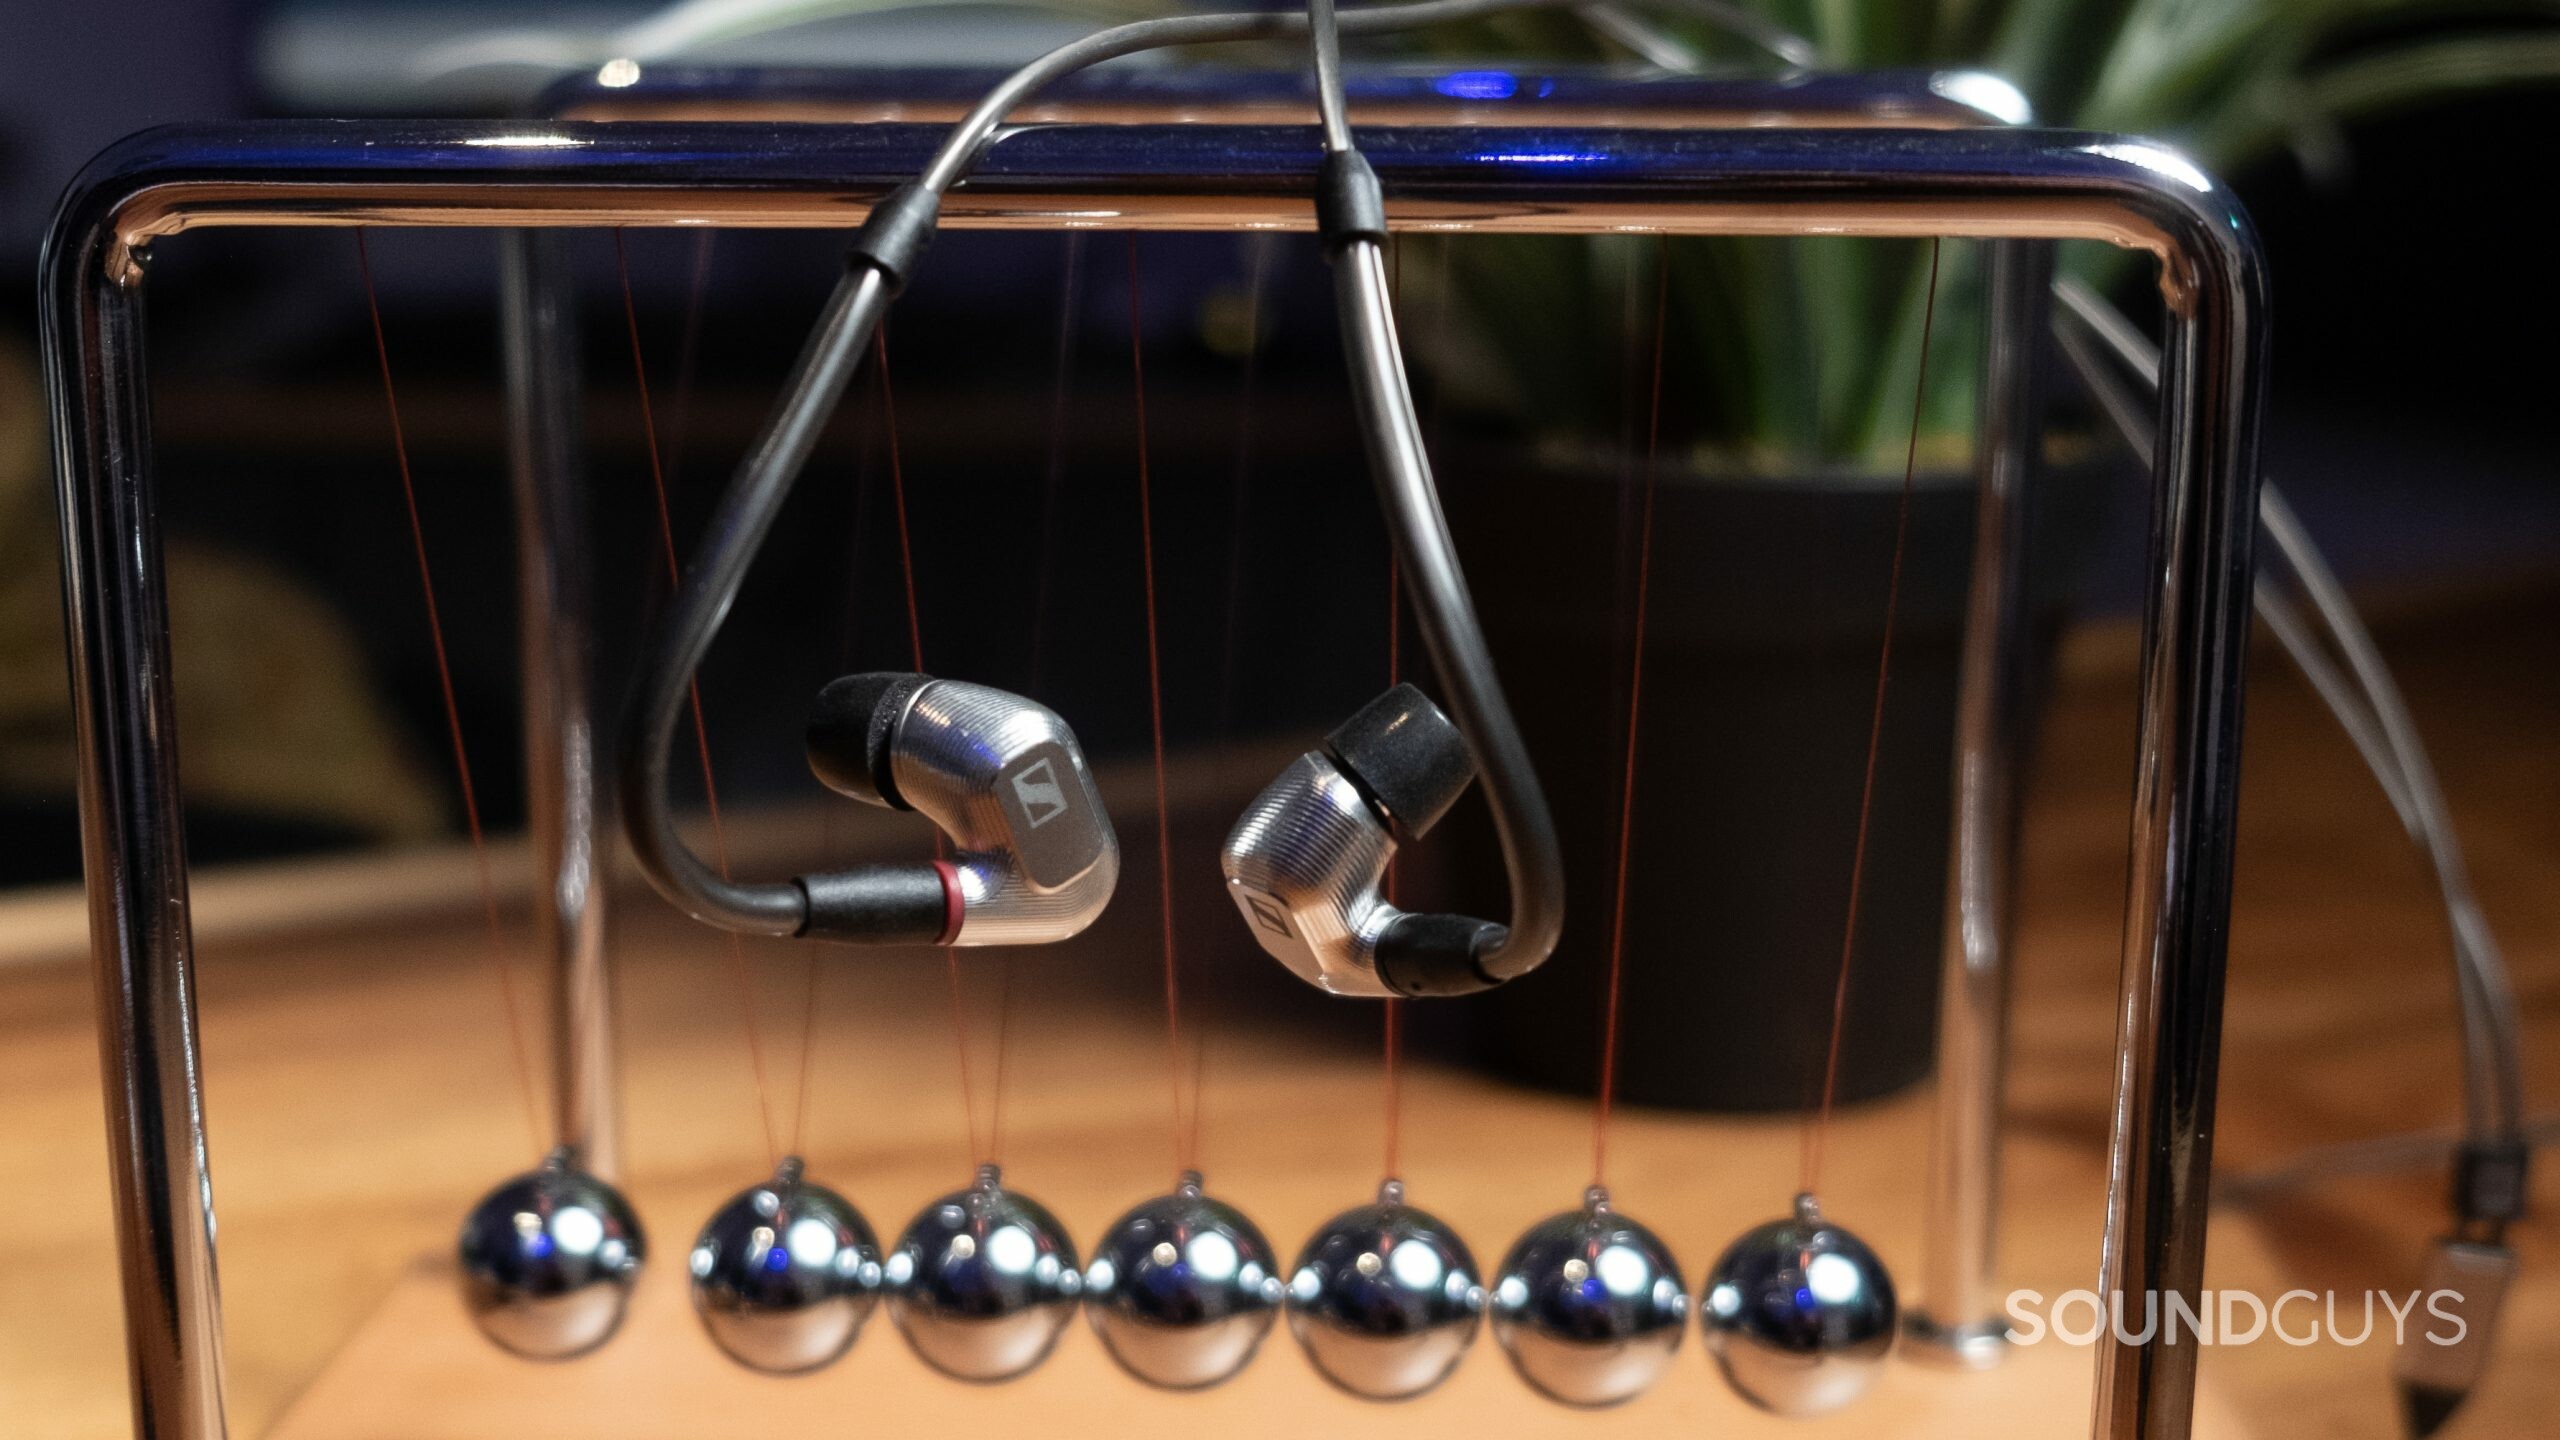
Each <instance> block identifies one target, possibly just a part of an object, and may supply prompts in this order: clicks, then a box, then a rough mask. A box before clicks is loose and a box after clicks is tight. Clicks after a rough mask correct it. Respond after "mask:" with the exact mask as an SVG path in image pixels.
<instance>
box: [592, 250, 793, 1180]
mask: <svg viewBox="0 0 2560 1440" xmlns="http://www.w3.org/2000/svg"><path fill="white" fill-rule="evenodd" d="M614 233H615V234H616V235H617V236H619V235H620V234H621V232H620V231H619V230H616V231H615V232H614ZM719 237H720V232H719V231H717V230H713V229H711V228H709V227H707V226H706V227H704V228H702V229H699V230H696V231H694V232H693V272H692V274H691V275H690V276H689V277H688V278H687V280H686V284H685V300H684V336H683V338H682V339H681V340H680V341H679V342H677V345H676V383H675V389H674V392H673V393H672V394H671V395H670V396H669V397H668V400H667V489H668V490H670V491H673V490H674V489H676V488H677V482H678V480H679V479H680V478H681V477H682V476H683V474H684V456H685V442H686V441H688V440H690V439H692V438H693V381H694V374H695V369H696V367H697V365H698V364H699V362H700V359H701V355H702V314H703V301H704V299H705V297H707V296H708V295H709V294H710V291H711V244H712V242H713V241H714V240H717V239H718V238H719ZM793 1148H794V1149H797V1148H798V1147H797V1146H796V1145H795V1146H794V1147H793Z"/></svg>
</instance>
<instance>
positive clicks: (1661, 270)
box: [1591, 240, 1671, 1185]
mask: <svg viewBox="0 0 2560 1440" xmlns="http://www.w3.org/2000/svg"><path fill="white" fill-rule="evenodd" d="M1670 301H1671V247H1670V245H1669V244H1668V243H1667V242H1664V241H1661V240H1656V241H1655V242H1654V279H1653V393H1652V398H1651V400H1650V402H1649V405H1650V409H1649V410H1648V411H1647V412H1646V419H1645V432H1644V499H1643V503H1642V506H1641V508H1640V510H1639V516H1638V519H1637V522H1636V595H1635V635H1634V638H1633V639H1632V640H1631V641H1629V643H1628V651H1629V653H1628V658H1627V753H1626V763H1625V765H1624V766H1623V767H1622V769H1621V771H1620V777H1619V782H1618V854H1617V875H1616V877H1615V879H1614V880H1613V882H1612V885H1613V893H1612V895H1611V896H1610V901H1609V982H1608V991H1607V997H1608V998H1607V1000H1606V1002H1605V1003H1604V1004H1603V1006H1602V1009H1601V1016H1602V1018H1601V1022H1600V1097H1599V1103H1598V1104H1597V1105H1596V1106H1594V1108H1593V1111H1592V1117H1591V1183H1592V1184H1593V1185H1602V1184H1606V1183H1607V1181H1608V1176H1609V1118H1610V1113H1611V1111H1612V1110H1613V1109H1614V1108H1615V1107H1616V1104H1617V1098H1618V997H1619V992H1620V990H1621V989H1622V987H1623V982H1624V977H1625V973H1626V949H1627V870H1628V868H1629V865H1628V861H1629V858H1630V857H1631V855H1632V854H1633V853H1634V852H1633V845H1634V840H1635V822H1636V752H1637V734H1638V730H1639V718H1640V717H1641V715H1642V714H1643V710H1644V629H1645V612H1646V602H1647V601H1649V600H1650V599H1651V598H1652V590H1653V497H1654V489H1655V474H1656V471H1657V469H1658V468H1659V467H1658V465H1657V460H1658V457H1659V456H1660V453H1661V448H1662V351H1663V340H1664V337H1665V334H1666V330H1667V327H1666V326H1665V324H1664V321H1665V320H1666V319H1667V317H1668V314H1669V306H1670Z"/></svg>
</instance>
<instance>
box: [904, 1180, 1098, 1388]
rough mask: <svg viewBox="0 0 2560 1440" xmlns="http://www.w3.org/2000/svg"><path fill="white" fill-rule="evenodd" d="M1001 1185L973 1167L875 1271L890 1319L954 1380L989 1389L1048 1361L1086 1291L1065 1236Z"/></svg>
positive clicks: (1041, 1213) (1037, 1208)
mask: <svg viewBox="0 0 2560 1440" xmlns="http://www.w3.org/2000/svg"><path fill="white" fill-rule="evenodd" d="M1003 1181H1004V1177H1003V1175H1002V1173H1001V1172H999V1171H998V1170H997V1169H996V1167H995V1166H993V1165H982V1166H980V1167H978V1182H977V1183H976V1184H975V1185H972V1186H970V1187H969V1188H968V1189H966V1190H962V1191H958V1192H956V1193H954V1194H950V1195H945V1196H943V1197H942V1198H941V1199H939V1200H936V1201H934V1202H933V1203H932V1204H930V1205H927V1206H926V1207H924V1213H923V1214H921V1215H918V1216H917V1217H916V1218H915V1220H914V1221H913V1222H912V1223H910V1224H909V1225H908V1226H907V1230H906V1233H905V1234H903V1235H901V1236H899V1237H898V1247H897V1248H896V1249H895V1250H892V1251H891V1252H889V1258H888V1259H887V1260H886V1261H885V1262H884V1263H883V1264H882V1266H881V1274H882V1277H883V1279H884V1280H885V1282H886V1284H887V1286H888V1290H889V1318H890V1319H891V1320H894V1321H896V1322H897V1326H898V1331H899V1333H900V1334H902V1335H904V1336H906V1337H907V1344H909V1345H910V1346H912V1347H914V1349H915V1352H916V1354H917V1355H918V1356H919V1357H921V1358H922V1359H923V1360H924V1362H925V1363H926V1364H928V1365H930V1366H932V1367H933V1368H934V1369H936V1370H939V1371H941V1372H942V1373H943V1374H945V1375H948V1376H950V1377H952V1378H953V1379H955V1380H970V1381H976V1382H978V1383H980V1384H993V1383H994V1382H996V1381H999V1380H1010V1379H1013V1378H1014V1377H1015V1376H1017V1375H1020V1374H1022V1373H1024V1372H1025V1371H1028V1370H1029V1369H1031V1368H1032V1367H1033V1366H1035V1365H1037V1364H1039V1363H1040V1362H1041V1361H1042V1360H1044V1359H1047V1358H1048V1355H1049V1351H1050V1349H1051V1348H1052V1347H1054V1346H1055V1345H1056V1344H1057V1343H1058V1335H1059V1333H1060V1332H1061V1331H1063V1330H1065V1329H1066V1326H1067V1321H1068V1319H1069V1318H1070V1317H1071V1316H1073V1315H1074V1314H1075V1308H1076V1296H1077V1295H1078V1294H1079V1293H1080V1292H1082V1290H1083V1289H1084V1277H1083V1275H1082V1274H1080V1273H1079V1272H1078V1271H1077V1269H1076V1248H1075V1243H1074V1242H1073V1241H1071V1240H1069V1239H1068V1238H1067V1232H1066V1230H1065V1228H1064V1227H1062V1226H1060V1225H1059V1224H1058V1221H1057V1218H1056V1217H1055V1216H1053V1215H1051V1214H1050V1213H1049V1212H1048V1211H1047V1210H1046V1209H1043V1208H1042V1207H1041V1205H1040V1203H1039V1202H1038V1201H1036V1200H1032V1199H1030V1198H1029V1197H1027V1196H1024V1195H1020V1194H1017V1193H1015V1192H1014V1191H1011V1190H1008V1189H1006V1188H1004V1183H1003Z"/></svg>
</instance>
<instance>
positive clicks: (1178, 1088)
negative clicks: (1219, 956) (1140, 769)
mask: <svg viewBox="0 0 2560 1440" xmlns="http://www.w3.org/2000/svg"><path fill="white" fill-rule="evenodd" d="M1144 329H1145V326H1144V320H1143V316H1142V315H1141V314H1140V305H1139V290H1138V234H1137V232H1136V231H1134V230H1132V231H1130V232H1129V378H1130V382H1131V385H1132V387H1133V389H1134V390H1135V392H1136V396H1137V411H1138V551H1139V557H1140V566H1139V568H1140V570H1141V571H1142V572H1143V573H1144V575H1145V577H1146V596H1147V734H1148V738H1149V741H1150V744H1151V745H1152V747H1153V757H1154V761H1155V781H1156V923H1157V931H1158V935H1159V937H1160V938H1161V939H1162V941H1163V944H1164V1046H1165V1062H1166V1066H1167V1071H1168V1079H1169V1080H1170V1082H1171V1091H1172V1095H1171V1098H1172V1101H1173V1165H1174V1169H1175V1170H1176V1171H1177V1172H1180V1171H1185V1170H1189V1169H1190V1168H1192V1161H1193V1158H1194V1156H1195V1155H1196V1154H1197V1153H1198V1150H1199V1145H1200V1137H1199V1129H1198V1124H1197V1121H1198V1114H1197V1108H1198V1107H1197V1106H1196V1105H1195V1106H1193V1107H1192V1110H1191V1111H1190V1112H1189V1113H1186V1112H1185V1110H1184V1107H1183V1097H1182V977H1181V970H1180V967H1179V966H1178V965H1177V964H1176V963H1175V955H1174V933H1173V807H1172V804H1171V802H1170V801H1169V800H1168V799H1167V797H1166V795H1165V774H1164V658H1163V646H1162V642H1161V638H1160V635H1159V632H1158V630H1157V624H1156V523H1155V480H1154V476H1153V474H1152V473H1151V471H1150V468H1149V466H1148V464H1147V359H1146V345H1145V342H1144V339H1143V334H1144Z"/></svg>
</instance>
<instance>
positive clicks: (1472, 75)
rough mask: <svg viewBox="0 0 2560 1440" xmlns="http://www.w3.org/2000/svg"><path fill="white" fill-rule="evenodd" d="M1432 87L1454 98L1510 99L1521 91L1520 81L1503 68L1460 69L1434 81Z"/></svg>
mask: <svg viewBox="0 0 2560 1440" xmlns="http://www.w3.org/2000/svg"><path fill="white" fill-rule="evenodd" d="M1431 88H1432V89H1434V90H1437V91H1439V92H1440V93H1441V94H1443V95H1446V96H1448V97H1449V98H1451V99H1453V100H1508V99H1510V98H1511V97H1512V96H1514V95H1516V94H1518V93H1520V81H1519V78H1518V77H1516V76H1514V75H1512V74H1510V73H1508V72H1506V71H1502V70H1460V71H1458V72H1457V73H1455V74H1452V75H1443V76H1441V77H1440V78H1439V79H1437V80H1434V81H1432V82H1431Z"/></svg>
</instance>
